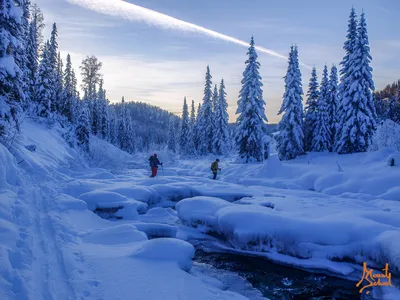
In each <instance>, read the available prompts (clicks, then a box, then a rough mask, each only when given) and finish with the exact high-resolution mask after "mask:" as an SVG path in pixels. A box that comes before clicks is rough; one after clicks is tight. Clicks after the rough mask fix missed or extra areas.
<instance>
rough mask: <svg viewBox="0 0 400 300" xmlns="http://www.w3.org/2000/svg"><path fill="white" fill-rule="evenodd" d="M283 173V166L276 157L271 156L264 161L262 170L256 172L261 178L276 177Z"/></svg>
mask: <svg viewBox="0 0 400 300" xmlns="http://www.w3.org/2000/svg"><path fill="white" fill-rule="evenodd" d="M283 172H284V166H283V164H282V162H281V161H280V160H279V158H278V156H277V155H271V156H270V157H269V158H268V159H267V160H266V161H264V163H263V166H262V168H261V169H260V170H259V172H258V176H261V177H277V176H279V175H281V174H282V173H283Z"/></svg>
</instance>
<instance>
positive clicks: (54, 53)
mask: <svg viewBox="0 0 400 300" xmlns="http://www.w3.org/2000/svg"><path fill="white" fill-rule="evenodd" d="M57 38H58V30H57V25H56V23H54V24H53V28H52V31H51V36H50V44H49V48H48V60H49V65H50V68H51V70H52V72H53V75H52V81H53V89H54V98H53V99H52V101H51V111H52V112H55V111H59V107H60V105H61V99H60V98H59V97H60V96H61V93H62V83H61V82H60V80H62V76H60V75H59V74H58V42H57Z"/></svg>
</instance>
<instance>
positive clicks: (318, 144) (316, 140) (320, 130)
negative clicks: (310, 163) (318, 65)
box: [312, 65, 332, 152]
mask: <svg viewBox="0 0 400 300" xmlns="http://www.w3.org/2000/svg"><path fill="white" fill-rule="evenodd" d="M328 89H329V79H328V67H327V66H326V65H325V67H324V71H323V72H322V80H321V88H320V93H319V98H318V102H317V104H318V109H317V112H316V116H317V121H316V123H315V130H314V137H313V141H312V151H314V152H326V151H329V150H330V149H331V146H332V145H331V141H332V135H331V128H330V123H329V121H330V120H329V105H330V103H329V90H328Z"/></svg>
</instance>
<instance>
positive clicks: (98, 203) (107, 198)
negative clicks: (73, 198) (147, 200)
mask: <svg viewBox="0 0 400 300" xmlns="http://www.w3.org/2000/svg"><path fill="white" fill-rule="evenodd" d="M79 199H82V200H83V201H85V202H86V203H87V205H88V209H90V210H95V209H96V208H112V207H118V206H123V204H124V203H126V202H128V198H127V197H125V196H122V195H120V194H118V193H114V192H109V191H104V190H97V191H92V192H88V193H85V194H82V195H80V196H79ZM121 208H122V207H121Z"/></svg>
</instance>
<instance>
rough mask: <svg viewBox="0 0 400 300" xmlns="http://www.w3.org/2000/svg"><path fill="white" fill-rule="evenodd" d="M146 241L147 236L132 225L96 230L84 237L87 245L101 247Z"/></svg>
mask: <svg viewBox="0 0 400 300" xmlns="http://www.w3.org/2000/svg"><path fill="white" fill-rule="evenodd" d="M146 240H147V236H146V234H144V233H143V232H141V231H138V230H137V228H136V227H135V226H133V225H130V224H124V225H118V226H114V227H109V228H104V229H100V230H96V231H94V232H91V233H89V234H87V235H85V236H84V237H83V241H84V242H86V243H91V244H101V245H120V244H129V243H133V242H142V241H146Z"/></svg>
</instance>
